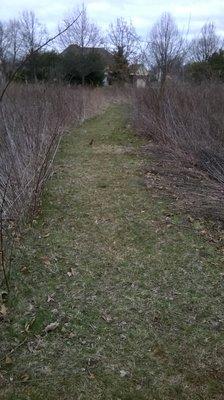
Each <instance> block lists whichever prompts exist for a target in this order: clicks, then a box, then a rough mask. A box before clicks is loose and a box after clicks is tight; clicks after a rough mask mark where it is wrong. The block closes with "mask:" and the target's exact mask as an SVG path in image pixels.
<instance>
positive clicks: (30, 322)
mask: <svg viewBox="0 0 224 400" xmlns="http://www.w3.org/2000/svg"><path fill="white" fill-rule="evenodd" d="M35 321H36V317H33V318H31V320H30V321H28V322H26V324H25V331H26V332H27V333H28V332H29V330H30V328H31V327H32V326H33V324H34V322H35Z"/></svg>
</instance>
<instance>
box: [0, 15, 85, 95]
mask: <svg viewBox="0 0 224 400" xmlns="http://www.w3.org/2000/svg"><path fill="white" fill-rule="evenodd" d="M81 14H82V11H81V12H80V13H79V15H78V16H77V18H75V19H74V20H73V21H72V22H71V23H70V24H68V25H67V26H66V28H65V29H63V30H62V31H60V32H59V33H57V35H55V36H53V37H51V38H50V39H48V40H47V41H46V42H45V43H43V44H42V45H40V46H39V47H38V48H37V49H36V50H34V51H33V52H32V54H28V55H27V56H26V57H25V59H24V60H23V61H22V62H21V63H20V64H19V65H18V67H17V68H16V69H15V71H14V72H13V74H12V75H11V77H10V79H9V80H8V82H7V83H6V85H5V87H4V88H3V90H2V92H1V95H0V103H1V102H2V100H3V97H4V95H5V93H6V91H7V89H8V87H9V86H10V84H11V83H12V82H13V80H14V78H15V77H16V75H17V73H18V72H19V71H20V70H21V69H22V68H23V67H24V65H26V63H27V61H29V60H30V58H31V57H33V55H34V54H37V53H38V52H39V51H40V50H42V49H43V48H44V47H46V46H47V45H48V44H49V43H51V42H53V41H54V40H55V39H57V38H58V37H59V36H61V35H62V34H63V33H65V32H66V31H67V30H68V29H69V28H71V26H72V25H73V24H75V22H76V21H77V20H78V19H79V18H80V16H81Z"/></svg>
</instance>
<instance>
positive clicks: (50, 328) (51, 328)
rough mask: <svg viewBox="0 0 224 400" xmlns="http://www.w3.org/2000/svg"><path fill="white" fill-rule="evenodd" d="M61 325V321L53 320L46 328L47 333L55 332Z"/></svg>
mask: <svg viewBox="0 0 224 400" xmlns="http://www.w3.org/2000/svg"><path fill="white" fill-rule="evenodd" d="M58 327H59V322H52V323H51V324H49V325H47V326H46V327H45V328H44V332H45V333H49V332H53V331H55V329H57V328H58Z"/></svg>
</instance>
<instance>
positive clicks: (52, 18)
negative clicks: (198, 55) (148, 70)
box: [0, 0, 224, 36]
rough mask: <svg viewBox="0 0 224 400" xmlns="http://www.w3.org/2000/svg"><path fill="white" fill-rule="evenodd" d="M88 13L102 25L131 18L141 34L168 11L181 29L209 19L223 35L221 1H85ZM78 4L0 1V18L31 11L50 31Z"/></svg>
mask: <svg viewBox="0 0 224 400" xmlns="http://www.w3.org/2000/svg"><path fill="white" fill-rule="evenodd" d="M85 4H86V6H87V10H88V14H89V16H90V17H91V18H92V19H93V20H95V22H97V23H98V24H99V25H101V26H102V27H103V28H105V27H106V26H107V25H108V24H109V23H110V22H111V21H113V20H115V19H116V18H117V17H119V16H123V17H125V18H126V19H128V20H129V19H131V20H132V22H133V24H134V25H135V27H136V30H137V32H138V33H139V34H140V35H143V36H144V35H145V34H146V32H147V31H148V30H149V29H150V27H151V26H152V24H153V23H154V22H155V21H156V20H157V19H158V18H159V16H160V15H161V14H162V13H163V12H164V11H168V12H171V13H172V15H173V16H174V17H175V19H176V22H177V24H178V26H179V28H180V30H181V31H183V32H187V30H188V25H189V21H190V25H189V26H190V34H197V33H198V31H199V30H200V28H201V26H202V25H203V23H204V22H209V21H213V22H214V23H215V24H216V27H217V31H218V33H220V34H222V35H223V36H224V0H87V1H85ZM78 5H80V2H78V1H74V0H0V20H7V19H9V18H13V17H17V16H18V15H19V13H20V12H21V11H22V10H24V9H27V10H31V9H32V10H33V11H35V13H36V15H37V17H38V18H39V20H40V21H41V22H43V23H44V24H46V25H47V27H48V29H49V31H50V32H51V33H53V32H54V31H55V30H56V27H57V26H58V23H59V22H60V20H62V19H63V16H64V15H65V14H66V13H68V11H69V10H72V9H74V8H75V7H77V6H78Z"/></svg>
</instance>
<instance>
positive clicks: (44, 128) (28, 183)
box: [0, 85, 126, 283]
mask: <svg viewBox="0 0 224 400" xmlns="http://www.w3.org/2000/svg"><path fill="white" fill-rule="evenodd" d="M125 96H126V94H125V93H124V92H123V93H122V92H121V91H120V90H119V89H118V88H105V89H100V88H96V89H90V88H80V87H79V88H78V87H77V88H75V87H68V86H52V85H51V86H47V85H13V86H11V87H10V89H9V90H8V91H7V93H6V95H5V96H4V98H3V101H2V103H1V104H0V156H1V157H0V263H1V268H0V271H2V273H3V274H2V276H1V273H0V283H1V278H3V280H5V281H6V283H7V278H8V272H9V271H8V268H9V265H10V260H9V258H10V254H11V253H12V250H13V239H14V238H15V236H16V235H17V232H18V228H20V227H21V225H22V224H23V222H24V220H26V219H27V217H30V218H32V216H33V215H34V214H35V212H36V210H37V207H38V201H39V197H40V194H41V192H42V190H43V187H44V184H45V182H46V180H47V178H48V177H49V174H50V172H51V166H52V162H53V160H54V157H55V154H56V152H57V148H58V145H59V143H60V139H61V137H62V135H63V134H64V133H65V132H66V130H67V129H68V128H70V127H71V126H73V127H75V126H77V125H78V124H80V122H82V121H84V120H85V119H86V118H89V117H92V116H94V115H96V114H97V113H99V112H100V110H103V108H105V106H107V105H108V104H109V103H111V102H112V101H118V100H119V101H121V100H122V99H124V98H125ZM8 279H9V278H8Z"/></svg>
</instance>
